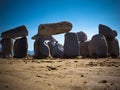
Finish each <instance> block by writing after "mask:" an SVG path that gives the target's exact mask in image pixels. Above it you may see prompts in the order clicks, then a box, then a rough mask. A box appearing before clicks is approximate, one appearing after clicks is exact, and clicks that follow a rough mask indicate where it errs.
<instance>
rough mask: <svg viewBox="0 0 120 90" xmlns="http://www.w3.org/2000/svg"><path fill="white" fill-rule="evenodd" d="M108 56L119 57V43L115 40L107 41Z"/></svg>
mask: <svg viewBox="0 0 120 90" xmlns="http://www.w3.org/2000/svg"><path fill="white" fill-rule="evenodd" d="M108 54H109V55H110V56H111V57H113V58H116V57H118V56H119V42H118V40H117V39H116V38H114V39H112V40H110V41H108Z"/></svg>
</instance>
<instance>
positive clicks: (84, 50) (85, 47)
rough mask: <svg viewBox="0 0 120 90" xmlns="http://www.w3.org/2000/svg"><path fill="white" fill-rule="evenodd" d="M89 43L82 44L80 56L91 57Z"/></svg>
mask: <svg viewBox="0 0 120 90" xmlns="http://www.w3.org/2000/svg"><path fill="white" fill-rule="evenodd" d="M89 43H90V41H85V42H80V55H81V56H82V57H89V56H90V53H89Z"/></svg>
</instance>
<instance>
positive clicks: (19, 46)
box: [13, 37, 28, 58]
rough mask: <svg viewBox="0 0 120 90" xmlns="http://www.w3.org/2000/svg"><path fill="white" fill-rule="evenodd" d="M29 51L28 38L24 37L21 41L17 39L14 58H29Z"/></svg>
mask: <svg viewBox="0 0 120 90" xmlns="http://www.w3.org/2000/svg"><path fill="white" fill-rule="evenodd" d="M27 50H28V43H27V38H26V37H22V38H20V39H17V40H16V41H15V43H14V51H13V52H14V57H16V58H24V57H26V56H27Z"/></svg>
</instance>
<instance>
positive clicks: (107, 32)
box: [99, 24, 117, 40]
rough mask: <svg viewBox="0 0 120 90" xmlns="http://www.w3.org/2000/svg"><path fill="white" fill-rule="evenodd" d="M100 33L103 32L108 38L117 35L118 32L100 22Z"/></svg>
mask: <svg viewBox="0 0 120 90" xmlns="http://www.w3.org/2000/svg"><path fill="white" fill-rule="evenodd" d="M99 34H103V35H104V36H105V37H106V39H107V40H109V39H113V38H115V37H116V36H117V32H116V31H115V30H112V29H111V28H110V27H108V26H106V25H102V24H99Z"/></svg>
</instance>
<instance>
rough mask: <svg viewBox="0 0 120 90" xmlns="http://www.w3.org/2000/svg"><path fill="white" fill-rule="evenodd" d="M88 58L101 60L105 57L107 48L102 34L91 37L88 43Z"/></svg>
mask: <svg viewBox="0 0 120 90" xmlns="http://www.w3.org/2000/svg"><path fill="white" fill-rule="evenodd" d="M89 52H90V56H91V57H94V58H103V57H106V56H107V52H108V47H107V41H106V39H105V37H104V35H102V34H97V35H94V36H93V37H92V40H91V41H90V43H89Z"/></svg>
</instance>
